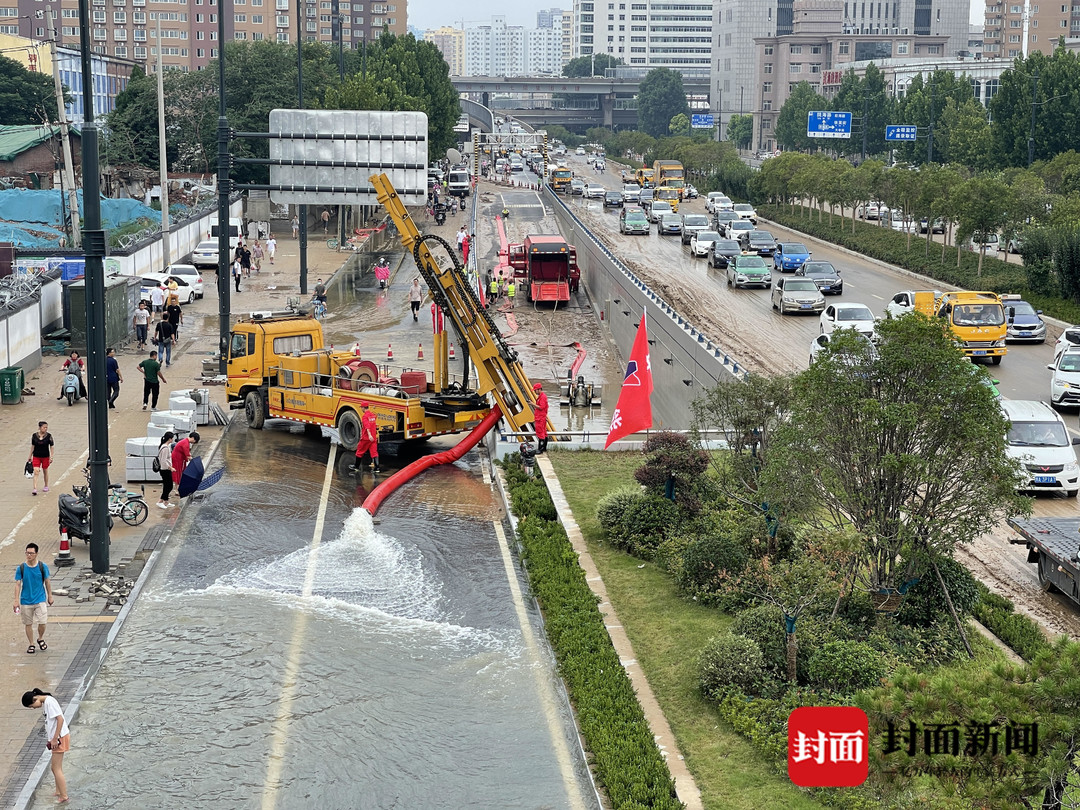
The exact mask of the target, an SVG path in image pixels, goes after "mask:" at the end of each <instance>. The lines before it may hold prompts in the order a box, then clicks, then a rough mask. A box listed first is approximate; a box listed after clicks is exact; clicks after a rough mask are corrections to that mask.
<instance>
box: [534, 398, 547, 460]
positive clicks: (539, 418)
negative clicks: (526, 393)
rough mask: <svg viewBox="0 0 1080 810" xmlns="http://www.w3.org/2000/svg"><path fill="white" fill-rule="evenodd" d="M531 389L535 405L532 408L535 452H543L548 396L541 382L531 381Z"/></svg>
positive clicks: (545, 448) (545, 439) (545, 440)
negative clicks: (534, 396)
mask: <svg viewBox="0 0 1080 810" xmlns="http://www.w3.org/2000/svg"><path fill="white" fill-rule="evenodd" d="M533 391H535V392H536V407H535V408H533V427H534V428H535V429H536V452H537V453H543V452H544V451H545V450H547V442H548V440H547V415H548V398H547V394H545V393H544V386H543V384H541V383H533Z"/></svg>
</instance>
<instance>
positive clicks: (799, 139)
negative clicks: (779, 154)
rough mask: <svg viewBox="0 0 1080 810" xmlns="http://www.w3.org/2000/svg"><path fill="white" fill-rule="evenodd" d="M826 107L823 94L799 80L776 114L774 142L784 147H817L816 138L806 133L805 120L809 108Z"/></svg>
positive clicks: (796, 148) (827, 103)
mask: <svg viewBox="0 0 1080 810" xmlns="http://www.w3.org/2000/svg"><path fill="white" fill-rule="evenodd" d="M827 109H829V102H827V101H826V100H825V97H824V96H822V95H821V94H820V93H817V92H815V91H814V88H812V87H811V86H810V84H809V82H799V83H798V84H797V85H795V89H794V90H792V91H791V95H790V96H788V99H787V101H785V102H784V106H783V107H781V108H780V113H779V115H777V116H776V130H775V132H776V142H777V143H778V144H780V145H781V146H782V147H784V149H792V150H803V151H808V150H813V149H817V147H818V142H817V139H816V138H809V137H807V135H806V122H807V119H808V116H809V113H810V111H811V110H827Z"/></svg>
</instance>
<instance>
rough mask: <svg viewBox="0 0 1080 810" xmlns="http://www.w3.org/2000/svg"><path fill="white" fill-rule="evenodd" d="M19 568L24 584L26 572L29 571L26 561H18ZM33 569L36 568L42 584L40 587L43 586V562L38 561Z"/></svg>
mask: <svg viewBox="0 0 1080 810" xmlns="http://www.w3.org/2000/svg"><path fill="white" fill-rule="evenodd" d="M19 568H21V569H22V581H23V584H24V585H25V584H26V572H27V571H29V570H30V569H29V568H27V567H26V563H19ZM34 570H36V571H37V572H38V574H39V575H40V576H41V585H42V587H44V586H45V566H44V564H43V563H40V562H39V563H38V564H37V565H36V566H35V568H34Z"/></svg>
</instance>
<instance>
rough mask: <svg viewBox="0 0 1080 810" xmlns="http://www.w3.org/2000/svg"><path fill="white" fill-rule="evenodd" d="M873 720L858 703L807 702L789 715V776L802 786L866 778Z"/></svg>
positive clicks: (857, 782)
mask: <svg viewBox="0 0 1080 810" xmlns="http://www.w3.org/2000/svg"><path fill="white" fill-rule="evenodd" d="M869 737H870V722H869V721H868V720H867V718H866V712H864V711H863V710H862V709H859V708H856V707H855V706H803V707H801V708H798V709H796V710H795V711H793V712H792V713H791V714H790V715H789V716H788V776H789V777H790V779H791V781H792V782H794V783H795V784H796V785H799V786H800V787H855V786H856V785H861V784H862V783H863V782H865V781H866V776H867V773H868V771H869V768H870V758H869V752H868V750H867V747H868V744H869Z"/></svg>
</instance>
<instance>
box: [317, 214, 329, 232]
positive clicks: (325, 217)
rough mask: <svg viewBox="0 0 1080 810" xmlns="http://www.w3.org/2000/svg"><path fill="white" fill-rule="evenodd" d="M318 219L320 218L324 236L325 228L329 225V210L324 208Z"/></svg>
mask: <svg viewBox="0 0 1080 810" xmlns="http://www.w3.org/2000/svg"><path fill="white" fill-rule="evenodd" d="M319 219H321V220H322V232H323V236H326V229H327V228H328V227H329V226H330V212H329V211H328V210H326V209H325V208H324V209H323V212H322V216H320V217H319Z"/></svg>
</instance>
